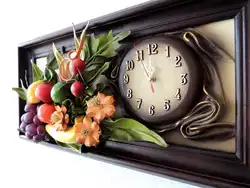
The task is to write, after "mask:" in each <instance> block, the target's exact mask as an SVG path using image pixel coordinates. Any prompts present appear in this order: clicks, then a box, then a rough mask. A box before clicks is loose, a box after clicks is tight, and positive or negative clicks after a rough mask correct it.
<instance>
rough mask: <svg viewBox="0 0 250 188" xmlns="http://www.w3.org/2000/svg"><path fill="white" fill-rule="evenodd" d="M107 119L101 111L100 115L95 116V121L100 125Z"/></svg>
mask: <svg viewBox="0 0 250 188" xmlns="http://www.w3.org/2000/svg"><path fill="white" fill-rule="evenodd" d="M104 118H105V113H104V111H102V110H100V111H99V112H98V113H96V114H95V116H94V120H95V121H96V122H97V123H98V124H100V122H101V121H102V120H103V119H104Z"/></svg>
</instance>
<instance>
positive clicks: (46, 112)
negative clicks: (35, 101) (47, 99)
mask: <svg viewBox="0 0 250 188" xmlns="http://www.w3.org/2000/svg"><path fill="white" fill-rule="evenodd" d="M55 111H56V108H55V106H54V105H53V104H42V105H41V106H40V107H39V108H38V111H37V117H38V119H39V120H40V121H42V122H44V123H51V121H50V116H51V114H53V112H55Z"/></svg>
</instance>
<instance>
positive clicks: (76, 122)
mask: <svg viewBox="0 0 250 188" xmlns="http://www.w3.org/2000/svg"><path fill="white" fill-rule="evenodd" d="M83 118H84V116H77V117H76V118H75V124H78V123H82V120H83Z"/></svg>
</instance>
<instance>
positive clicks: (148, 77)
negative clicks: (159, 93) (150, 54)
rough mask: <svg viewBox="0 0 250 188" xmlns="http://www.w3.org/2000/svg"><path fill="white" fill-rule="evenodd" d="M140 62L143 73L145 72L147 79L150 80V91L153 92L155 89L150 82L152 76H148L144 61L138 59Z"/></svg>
mask: <svg viewBox="0 0 250 188" xmlns="http://www.w3.org/2000/svg"><path fill="white" fill-rule="evenodd" d="M140 62H141V65H142V68H143V70H144V74H145V76H146V77H147V79H148V81H149V82H150V87H151V90H152V92H153V93H154V92H155V90H154V86H153V83H152V80H151V79H152V78H151V77H150V76H149V74H148V71H147V69H146V67H145V65H144V63H143V62H142V61H140Z"/></svg>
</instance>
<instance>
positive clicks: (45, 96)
mask: <svg viewBox="0 0 250 188" xmlns="http://www.w3.org/2000/svg"><path fill="white" fill-rule="evenodd" d="M52 87H53V86H52V85H51V84H49V83H43V84H40V85H39V86H37V88H36V90H35V96H36V98H37V99H39V100H40V101H43V102H45V103H50V102H52V99H51V96H50V92H51V89H52Z"/></svg>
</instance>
